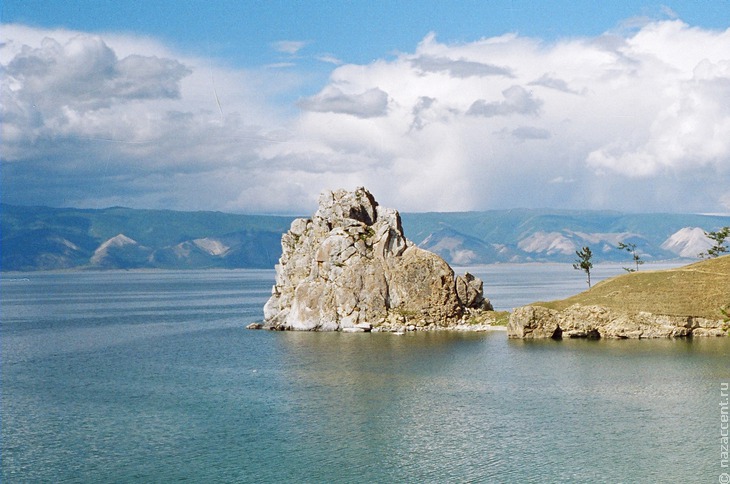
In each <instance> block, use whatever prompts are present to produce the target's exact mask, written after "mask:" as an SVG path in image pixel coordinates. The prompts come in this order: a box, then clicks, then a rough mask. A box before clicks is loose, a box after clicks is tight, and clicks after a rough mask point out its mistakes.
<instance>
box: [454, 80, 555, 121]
mask: <svg viewBox="0 0 730 484" xmlns="http://www.w3.org/2000/svg"><path fill="white" fill-rule="evenodd" d="M502 96H503V97H504V100H503V101H492V102H487V101H485V100H484V99H478V100H476V101H474V103H473V104H472V105H471V106H470V107H469V110H468V111H467V112H466V114H470V115H472V116H485V117H491V116H507V115H509V114H530V115H537V113H538V112H539V111H540V106H541V105H542V101H541V100H540V99H535V98H534V97H533V95H532V93H530V92H528V91H527V90H525V88H523V87H521V86H511V87H509V88H508V89H505V90H504V91H502Z"/></svg>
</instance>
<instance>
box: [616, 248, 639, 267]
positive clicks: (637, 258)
mask: <svg viewBox="0 0 730 484" xmlns="http://www.w3.org/2000/svg"><path fill="white" fill-rule="evenodd" d="M616 248H617V249H618V250H625V251H626V252H629V253H630V254H631V256H632V257H633V258H634V264H636V269H631V268H629V267H624V270H625V271H626V272H637V271H638V270H639V266H640V265H641V264H643V263H644V261H643V260H641V257H640V256H639V254H637V253H636V244H624V243H623V242H619V243H618V247H616Z"/></svg>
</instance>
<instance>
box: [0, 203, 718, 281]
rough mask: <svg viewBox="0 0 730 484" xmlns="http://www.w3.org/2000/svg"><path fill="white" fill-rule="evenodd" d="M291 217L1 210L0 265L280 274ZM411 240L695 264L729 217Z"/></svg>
mask: <svg viewBox="0 0 730 484" xmlns="http://www.w3.org/2000/svg"><path fill="white" fill-rule="evenodd" d="M293 219H294V217H286V216H267V215H237V214H227V213H221V212H176V211H170V210H136V209H129V208H120V207H114V208H107V209H101V210H87V209H74V208H49V207H28V206H17V205H7V204H0V234H1V239H0V255H1V261H0V264H1V265H0V268H1V269H2V270H3V271H32V270H51V269H71V268H79V269H80V268H84V269H136V268H162V269H200V268H230V269H233V268H273V267H274V264H276V263H277V261H278V259H279V256H280V254H281V245H280V240H281V234H282V233H283V232H285V231H286V230H288V228H289V225H290V224H291V221H292V220H293ZM402 219H403V228H404V231H405V233H406V236H407V237H408V238H409V239H411V240H412V241H414V242H415V243H416V244H418V245H419V246H421V247H423V248H425V249H428V250H431V251H433V252H436V253H438V254H439V255H441V256H442V257H443V258H444V259H446V261H448V262H449V263H451V264H453V265H472V264H488V263H497V262H573V261H574V260H575V258H576V256H575V251H576V250H578V249H580V248H581V247H583V246H589V247H591V249H592V250H593V253H594V261H595V262H602V261H614V262H626V264H627V266H629V265H631V255H630V254H628V253H627V252H626V251H620V250H618V249H616V246H617V245H618V243H619V242H625V243H632V244H636V248H637V251H638V253H639V254H640V256H641V258H642V259H643V260H645V261H657V260H670V259H677V258H689V259H693V258H696V257H697V254H699V253H700V252H702V251H704V250H706V249H707V248H708V247H710V243H709V241H708V240H707V238H706V237H705V235H704V232H705V231H715V230H717V229H719V228H721V227H724V226H730V216H713V215H692V214H628V213H619V212H609V211H568V210H528V209H517V210H496V211H488V212H463V213H406V214H402Z"/></svg>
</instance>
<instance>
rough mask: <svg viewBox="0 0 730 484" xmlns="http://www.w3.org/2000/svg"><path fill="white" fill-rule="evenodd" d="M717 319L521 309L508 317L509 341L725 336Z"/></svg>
mask: <svg viewBox="0 0 730 484" xmlns="http://www.w3.org/2000/svg"><path fill="white" fill-rule="evenodd" d="M727 328H728V323H725V322H724V321H723V320H721V319H717V320H714V319H708V318H701V317H695V316H669V315H661V314H652V313H649V312H633V313H632V312H627V311H619V310H615V309H608V308H605V307H603V306H598V305H590V306H583V305H580V304H575V305H573V306H570V307H568V308H566V309H564V310H562V311H557V310H554V309H550V308H546V307H543V306H523V307H520V308H517V309H515V310H514V312H513V313H512V314H511V315H510V320H509V324H508V326H507V334H508V336H509V337H510V338H519V339H538V338H552V339H563V338H588V339H599V338H617V339H645V338H689V337H705V336H728V329H727Z"/></svg>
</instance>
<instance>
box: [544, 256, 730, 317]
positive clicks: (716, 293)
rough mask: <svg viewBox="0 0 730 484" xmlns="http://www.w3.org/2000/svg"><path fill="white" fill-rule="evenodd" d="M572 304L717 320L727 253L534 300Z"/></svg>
mask: <svg viewBox="0 0 730 484" xmlns="http://www.w3.org/2000/svg"><path fill="white" fill-rule="evenodd" d="M573 304H582V305H599V306H603V307H606V308H610V309H618V310H624V311H627V312H639V311H647V312H650V313H654V314H665V315H671V316H699V317H704V318H709V319H719V318H722V312H721V308H723V307H726V306H727V305H729V304H730V256H724V257H718V258H716V259H708V260H704V261H701V262H696V263H694V264H690V265H687V266H683V267H679V268H676V269H668V270H663V271H640V272H632V273H629V274H624V275H621V276H617V277H614V278H612V279H607V280H605V281H602V282H600V283H598V284H596V285H595V286H593V288H592V289H590V290H588V291H585V292H582V293H580V294H577V295H575V296H572V297H569V298H567V299H563V300H559V301H551V302H538V303H534V305H537V306H545V307H548V308H551V309H556V310H563V309H565V308H567V307H569V306H572V305H573Z"/></svg>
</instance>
